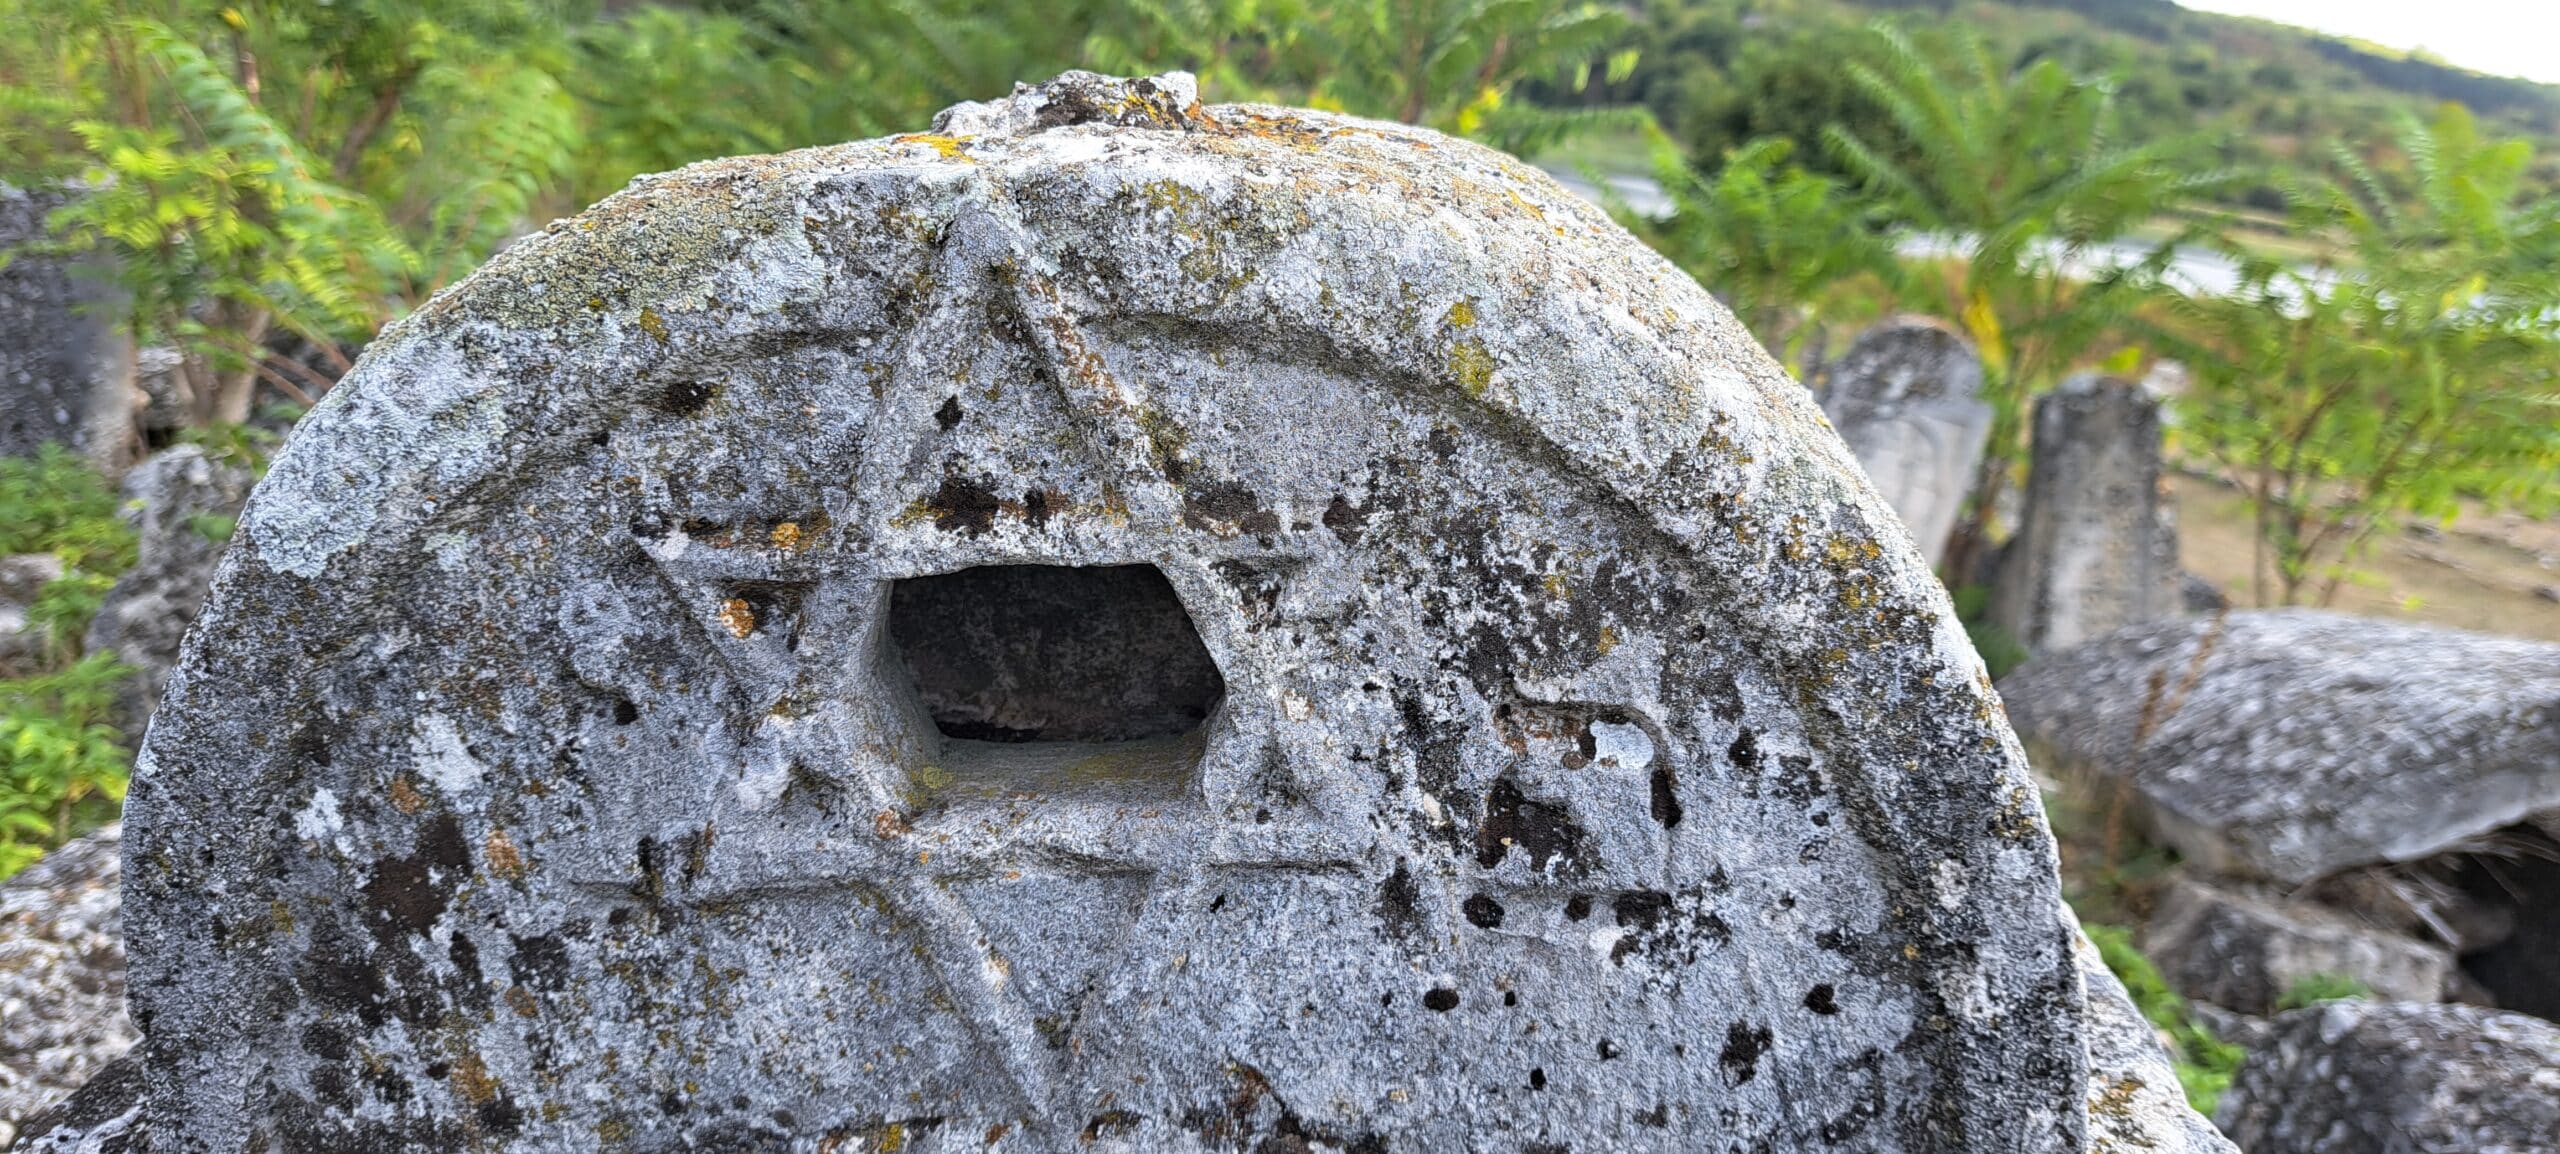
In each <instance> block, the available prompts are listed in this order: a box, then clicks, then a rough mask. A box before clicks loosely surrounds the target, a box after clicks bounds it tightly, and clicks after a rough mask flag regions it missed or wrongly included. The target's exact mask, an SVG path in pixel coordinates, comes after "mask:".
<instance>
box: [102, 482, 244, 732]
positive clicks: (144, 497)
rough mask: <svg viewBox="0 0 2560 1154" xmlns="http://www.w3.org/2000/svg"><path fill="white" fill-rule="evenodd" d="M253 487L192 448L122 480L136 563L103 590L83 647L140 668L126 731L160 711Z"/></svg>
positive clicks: (123, 715) (126, 706) (131, 687)
mask: <svg viewBox="0 0 2560 1154" xmlns="http://www.w3.org/2000/svg"><path fill="white" fill-rule="evenodd" d="M256 480H257V477H256V475H255V474H253V473H251V472H250V471H249V470H247V469H245V468H241V467H239V466H236V465H228V464H224V463H222V462H220V461H217V460H214V459H213V458H212V457H210V456H207V455H206V454H205V451H204V450H203V449H201V448H199V447H197V446H194V445H180V446H178V447H176V448H174V449H169V450H166V451H164V452H162V453H160V454H159V455H157V456H155V457H152V458H151V459H150V460H147V461H144V462H143V463H142V464H140V465H136V466H134V468H133V471H132V472H130V473H128V474H126V475H125V480H124V495H125V508H126V510H127V512H128V515H129V516H131V517H132V518H133V521H134V529H135V530H136V532H137V533H138V534H139V537H140V541H139V543H138V551H137V554H136V556H137V560H136V561H135V563H134V566H133V568H131V569H129V570H126V571H125V574H124V575H123V576H122V577H118V578H117V579H116V583H115V587H114V588H112V589H110V590H108V591H107V596H106V600H105V601H104V603H103V604H101V605H100V607H99V609H98V615H97V616H96V617H94V618H91V619H90V621H89V634H88V638H87V640H86V642H85V644H86V647H87V651H88V652H91V653H113V654H115V657H116V660H118V661H121V662H123V663H125V664H126V665H129V666H132V667H133V668H134V669H135V670H136V673H135V675H134V677H133V678H132V679H131V680H130V681H128V682H127V686H128V688H127V691H126V700H125V701H124V702H123V703H122V704H121V707H120V708H119V710H118V713H119V715H120V721H121V723H122V725H123V727H124V730H125V732H127V733H131V734H137V735H138V734H140V733H141V732H142V726H143V723H144V722H146V721H148V720H149V719H150V717H151V711H152V709H153V708H154V707H155V706H157V705H158V704H159V701H160V691H161V688H162V686H163V685H164V684H165V683H166V682H167V681H168V680H169V670H170V669H171V668H173V667H174V666H176V665H177V663H178V645H179V643H180V642H181V641H183V640H185V639H186V635H187V628H188V627H189V626H191V625H193V624H195V619H196V613H197V611H198V610H200V609H202V608H203V606H204V594H205V590H206V589H207V588H209V587H211V586H212V584H213V574H214V570H215V569H216V568H217V567H219V566H220V565H221V563H222V552H223V550H224V548H226V547H227V545H228V543H229V541H230V537H231V530H232V528H233V525H234V521H235V519H236V518H237V517H238V515H239V513H240V507H241V505H242V503H243V502H245V501H247V500H248V497H249V487H250V485H252V484H254V483H255V482H256Z"/></svg>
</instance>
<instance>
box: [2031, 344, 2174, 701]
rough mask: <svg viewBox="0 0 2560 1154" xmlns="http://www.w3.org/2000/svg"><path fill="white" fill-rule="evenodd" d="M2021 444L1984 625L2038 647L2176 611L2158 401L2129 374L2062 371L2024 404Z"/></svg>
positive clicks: (2064, 645)
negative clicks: (2021, 467) (2029, 426)
mask: <svg viewBox="0 0 2560 1154" xmlns="http://www.w3.org/2000/svg"><path fill="white" fill-rule="evenodd" d="M2032 445H2033V453H2032V454H2031V458H2030V463H2029V465H2028V469H2027V487H2026V500H2025V504H2024V506H2023V509H2022V511H2021V513H2020V515H2019V522H2018V531H2017V532H2016V533H2015V534H2014V535H2012V536H2011V537H2010V539H2009V543H2008V545H2007V546H2006V547H2005V548H2004V549H2003V550H2002V552H2001V556H2000V565H1999V572H1998V575H1997V577H1996V578H1995V579H1994V580H1993V582H1992V590H1991V621H1992V623H1993V624H1995V625H1998V626H2000V627H2001V628H2002V629H2005V630H2007V631H2008V633H2009V635H2010V636H2011V637H2014V638H2016V639H2017V641H2018V643H2019V644H2021V645H2024V646H2026V647H2027V648H2028V649H2029V650H2030V651H2033V652H2046V651H2051V650H2058V649H2068V648H2070V647H2072V646H2074V645H2078V644H2080V643H2081V642H2083V641H2087V640H2089V639H2091V638H2094V637H2098V636H2100V635H2102V634H2106V633H2111V632H2114V631H2115V630H2118V629H2121V628H2123V627H2125V626H2128V625H2136V624H2140V623H2142V622H2145V621H2153V620H2157V619H2160V618H2163V617H2171V616H2175V615H2177V613H2178V612H2179V611H2180V608H2181V607H2182V605H2183V604H2184V597H2183V588H2182V586H2183V582H2184V579H2185V575H2184V574H2183V573H2182V572H2181V571H2180V570H2179V568H2178V532H2177V520H2176V510H2175V508H2174V507H2173V506H2171V505H2170V504H2169V499H2168V494H2167V492H2166V490H2164V489H2163V488H2162V486H2161V473H2160V401H2159V399H2158V398H2157V397H2154V396H2152V395H2151V394H2150V393H2149V392H2148V391H2146V390H2145V389H2144V388H2143V387H2142V386H2141V385H2139V384H2135V383H2133V382H2130V381H2123V380H2118V379H2115V378H2113V377H2103V376H2099V375H2096V374H2093V373H2084V374H2080V375H2078V376H2074V377H2072V378H2070V379H2069V380H2066V381H2064V382H2063V383H2062V384H2061V385H2060V386H2059V387H2057V388H2055V389H2054V390H2053V391H2052V392H2051V393H2048V394H2046V395H2045V396H2044V397H2043V398H2042V399H2040V400H2038V401H2037V402H2036V409H2035V435H2034V440H2033V442H2032Z"/></svg>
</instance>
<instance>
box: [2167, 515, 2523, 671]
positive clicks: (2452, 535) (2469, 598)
mask: <svg viewBox="0 0 2560 1154" xmlns="http://www.w3.org/2000/svg"><path fill="white" fill-rule="evenodd" d="M2170 488H2171V489H2172V491H2173V492H2174V493H2175V494H2176V497H2177V502H2178V543H2179V549H2180V550H2181V552H2182V554H2183V560H2184V561H2185V564H2186V567H2187V568H2188V569H2189V570H2191V571H2193V572H2195V573H2197V574H2199V575H2201V576H2203V577H2204V578H2205V579H2206V580H2209V581H2211V582H2213V583H2214V584H2215V585H2217V586H2219V587H2220V588H2221V589H2222V591H2223V592H2224V593H2225V594H2227V595H2228V596H2229V597H2230V598H2231V603H2232V604H2234V605H2241V606H2246V605H2253V604H2255V603H2256V601H2257V598H2256V595H2255V594H2254V593H2253V592H2252V587H2251V579H2250V572H2249V568H2250V544H2251V535H2250V524H2249V510H2248V506H2247V505H2246V504H2245V503H2243V502H2242V501H2241V499H2240V494H2239V492H2238V491H2237V490H2234V489H2231V488H2229V487H2228V486H2225V485H2222V484H2220V483H2218V482H2215V481H2211V480H2207V479H2204V478H2201V477H2192V476H2172V477H2171V479H2170ZM2357 569H2358V570H2359V572H2358V573H2357V575H2356V576H2354V577H2351V578H2349V579H2348V582H2347V584H2345V585H2344V586H2342V587H2340V588H2339V590H2338V597H2337V601H2336V602H2335V603H2334V604H2333V605H2332V606H2331V608H2334V609H2338V610H2341V611H2343V612H2347V613H2361V614H2366V615H2368V616H2374V617H2395V618H2399V619H2402V620H2406V621H2424V622H2428V623H2431V624H2436V625H2451V626H2454V627H2457V628H2461V629H2477V630H2480V631H2482V632H2486V633H2505V634H2510V635H2513V636H2517V637H2533V638H2539V639H2541V640H2544V641H2560V601H2552V600H2548V599H2546V598H2545V597H2544V596H2543V595H2541V594H2538V593H2536V592H2535V591H2536V590H2537V589H2551V590H2553V591H2554V592H2555V593H2560V523H2555V522H2553V521H2548V520H2545V521H2535V520H2529V519H2526V518H2523V517H2509V516H2503V515H2487V514H2484V515H2477V516H2466V517H2463V518H2461V519H2458V520H2456V521H2455V522H2454V524H2453V525H2452V526H2451V527H2450V528H2447V529H2444V530H2441V531H2436V532H2426V531H2420V532H2417V533H2403V534H2399V535H2395V536H2391V537H2387V538H2383V539H2381V540H2378V541H2376V542H2375V544H2374V547H2373V549H2372V552H2371V553H2370V554H2369V555H2368V556H2366V557H2365V558H2364V560H2363V562H2362V563H2361V564H2359V565H2358V566H2357Z"/></svg>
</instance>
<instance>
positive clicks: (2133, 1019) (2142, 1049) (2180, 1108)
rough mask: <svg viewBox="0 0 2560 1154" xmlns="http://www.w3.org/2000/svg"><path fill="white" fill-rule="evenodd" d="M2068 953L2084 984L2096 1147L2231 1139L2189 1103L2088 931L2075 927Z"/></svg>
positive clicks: (2223, 1148)
mask: <svg viewBox="0 0 2560 1154" xmlns="http://www.w3.org/2000/svg"><path fill="white" fill-rule="evenodd" d="M2073 937H2074V939H2075V941H2074V945H2073V956H2074V958H2076V959H2077V961H2078V963H2079V965H2080V972H2081V973H2082V974H2083V975H2085V976H2086V981H2087V983H2088V991H2089V1001H2088V1006H2089V1139H2088V1149H2089V1150H2091V1151H2093V1152H2100V1154H2137V1152H2139V1151H2147V1150H2195V1151H2220V1152H2223V1154H2232V1148H2231V1143H2230V1142H2229V1141H2227V1140H2225V1139H2224V1138H2223V1137H2222V1134H2221V1132H2220V1131H2217V1130H2215V1129H2214V1128H2213V1125H2212V1123H2209V1122H2207V1121H2205V1120H2204V1118H2203V1116H2201V1115H2199V1114H2197V1113H2196V1112H2195V1111H2194V1110H2192V1109H2190V1108H2188V1106H2187V1096H2186V1091H2185V1090H2183V1089H2182V1088H2181V1087H2180V1086H2179V1084H2178V1072H2177V1071H2176V1070H2175V1069H2174V1068H2172V1067H2171V1066H2170V1065H2169V1056H2168V1054H2167V1053H2165V1052H2163V1051H2162V1050H2161V1048H2160V1039H2159V1034H2158V1031H2156V1030H2154V1029H2153V1028H2152V1025H2151V1023H2150V1022H2148V1021H2145V1020H2143V1017H2142V1011H2140V1010H2138V1009H2136V1008H2134V1004H2133V998H2132V996H2131V995H2129V994H2127V993H2125V989H2124V983H2122V982H2119V981H2117V980H2116V976H2115V975H2114V974H2113V973H2110V972H2108V970H2107V963H2106V959H2104V958H2102V957H2100V956H2099V954H2098V947H2097V946H2096V945H2095V944H2094V943H2092V942H2090V941H2089V939H2088V937H2087V936H2085V935H2082V934H2079V933H2078V932H2077V931H2074V934H2073Z"/></svg>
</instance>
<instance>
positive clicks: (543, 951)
mask: <svg viewBox="0 0 2560 1154" xmlns="http://www.w3.org/2000/svg"><path fill="white" fill-rule="evenodd" d="M511 944H512V945H513V946H514V952H513V953H512V954H510V955H508V957H507V973H508V974H509V975H510V976H511V977H513V978H514V979H515V982H516V984H517V985H519V986H523V987H524V988H526V989H528V990H543V991H547V992H558V991H560V990H565V989H568V988H569V944H568V943H567V942H565V941H562V940H561V939H560V936H559V935H557V934H537V935H535V936H532V937H522V938H516V939H514V940H513V941H512V943H511Z"/></svg>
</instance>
